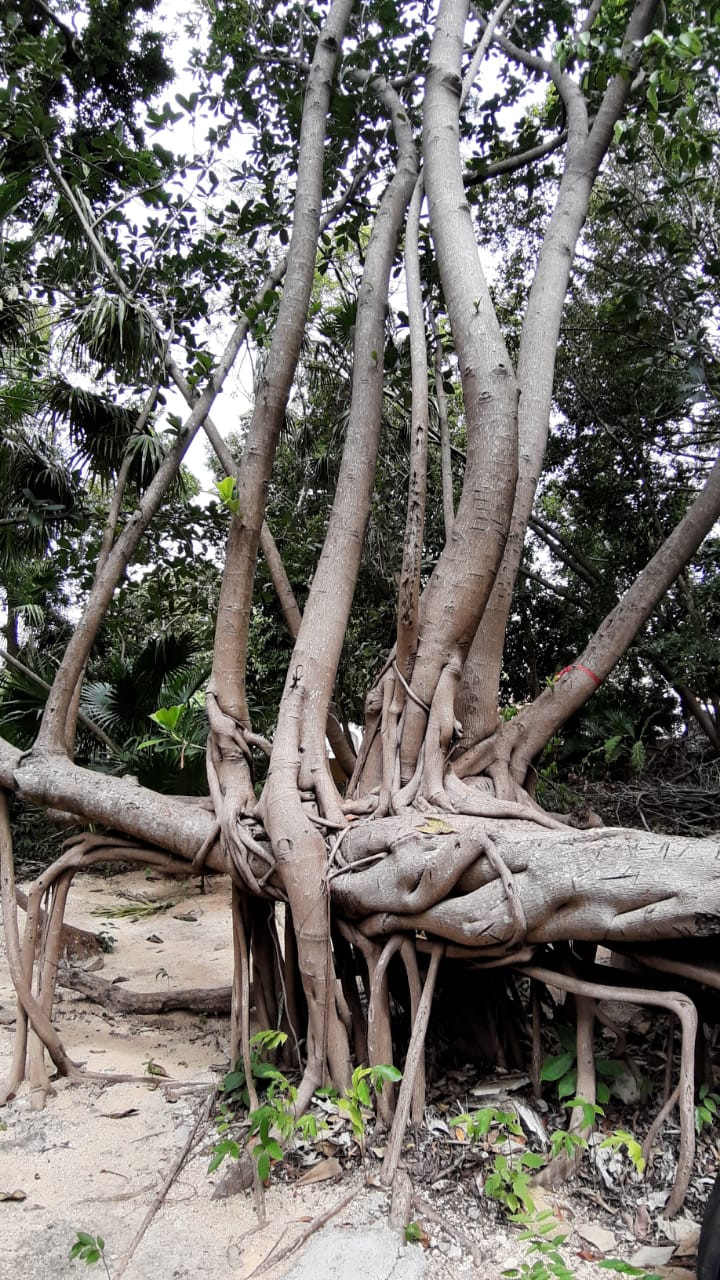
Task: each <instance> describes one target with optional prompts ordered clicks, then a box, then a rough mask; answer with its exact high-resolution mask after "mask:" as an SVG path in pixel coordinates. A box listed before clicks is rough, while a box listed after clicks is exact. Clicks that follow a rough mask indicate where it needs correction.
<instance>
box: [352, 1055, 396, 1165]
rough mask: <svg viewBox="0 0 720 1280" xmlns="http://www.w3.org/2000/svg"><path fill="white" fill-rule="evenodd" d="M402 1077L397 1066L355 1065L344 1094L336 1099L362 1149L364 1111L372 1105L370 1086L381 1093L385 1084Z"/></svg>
mask: <svg viewBox="0 0 720 1280" xmlns="http://www.w3.org/2000/svg"><path fill="white" fill-rule="evenodd" d="M401 1079H402V1072H401V1071H398V1069H397V1067H393V1066H389V1065H384V1064H380V1065H379V1066H376V1067H356V1068H355V1070H354V1071H353V1073H352V1080H351V1082H350V1085H349V1087H348V1089H347V1090H346V1092H345V1096H344V1097H342V1098H338V1099H337V1105H338V1110H339V1111H342V1112H344V1113H345V1115H347V1117H348V1118H349V1120H350V1123H351V1125H352V1131H353V1135H354V1137H355V1140H356V1142H357V1144H358V1146H359V1147H360V1150H361V1151H362V1150H363V1149H364V1147H365V1123H366V1113H367V1112H368V1111H369V1110H370V1108H371V1107H372V1097H371V1093H370V1090H371V1088H372V1089H373V1090H374V1091H375V1093H382V1091H383V1088H384V1086H385V1085H386V1084H396V1083H397V1081H398V1080H401Z"/></svg>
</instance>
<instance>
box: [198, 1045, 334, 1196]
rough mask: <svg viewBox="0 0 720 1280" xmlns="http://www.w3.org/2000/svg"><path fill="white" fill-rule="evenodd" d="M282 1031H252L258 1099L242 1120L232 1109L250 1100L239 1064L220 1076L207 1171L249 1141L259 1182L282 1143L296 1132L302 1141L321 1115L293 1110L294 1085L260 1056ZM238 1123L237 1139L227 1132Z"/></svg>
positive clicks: (314, 1131)
mask: <svg viewBox="0 0 720 1280" xmlns="http://www.w3.org/2000/svg"><path fill="white" fill-rule="evenodd" d="M286 1040H287V1036H286V1035H285V1034H284V1032H282V1031H258V1032H257V1034H256V1035H254V1036H253V1037H252V1039H251V1041H250V1071H251V1073H252V1077H253V1081H254V1082H255V1084H256V1085H257V1084H261V1085H262V1088H263V1091H264V1095H265V1097H264V1100H263V1103H262V1105H261V1106H259V1107H256V1108H255V1109H254V1110H252V1111H249V1112H248V1114H247V1116H246V1117H245V1118H244V1120H242V1121H241V1120H239V1119H238V1109H243V1110H244V1109H247V1108H248V1107H249V1106H250V1095H249V1090H248V1087H247V1078H246V1075H245V1067H244V1065H243V1063H242V1062H238V1063H237V1065H236V1067H235V1069H234V1070H233V1071H231V1072H229V1073H228V1075H226V1076H225V1079H224V1080H223V1082H222V1085H221V1089H222V1092H223V1095H224V1098H223V1100H222V1101H221V1102H220V1104H219V1106H218V1113H217V1116H216V1119H215V1127H216V1129H217V1131H218V1134H219V1135H220V1140H219V1141H218V1142H216V1143H214V1144H213V1146H212V1148H211V1150H212V1157H211V1160H210V1164H209V1165H208V1173H209V1174H210V1173H214V1172H215V1170H216V1169H218V1168H219V1166H220V1165H221V1164H222V1162H223V1160H224V1159H225V1158H226V1157H227V1156H229V1157H230V1158H231V1159H233V1160H238V1159H239V1158H240V1155H241V1152H242V1149H243V1146H249V1147H250V1149H251V1151H252V1156H253V1159H255V1160H256V1161H257V1168H258V1174H259V1176H260V1178H261V1179H262V1181H263V1182H266V1181H267V1179H268V1178H269V1176H270V1171H271V1168H272V1165H273V1164H277V1163H279V1162H280V1161H282V1160H283V1158H284V1151H283V1148H282V1145H281V1144H282V1143H283V1142H285V1143H287V1142H289V1141H290V1140H291V1139H292V1138H293V1137H294V1136H295V1135H296V1134H299V1135H300V1136H301V1137H302V1138H303V1139H304V1140H305V1141H312V1140H313V1139H315V1138H317V1136H318V1132H319V1129H320V1127H323V1128H324V1127H326V1126H325V1123H324V1121H322V1120H320V1121H318V1120H317V1118H316V1117H315V1116H314V1115H311V1114H306V1115H303V1116H296V1115H295V1103H296V1101H297V1089H296V1088H295V1086H294V1085H292V1084H291V1083H290V1081H289V1080H288V1079H287V1077H286V1076H285V1075H283V1073H282V1071H280V1070H279V1068H278V1067H276V1066H275V1065H274V1064H273V1063H272V1062H266V1061H265V1060H264V1058H263V1054H266V1053H272V1052H274V1050H276V1049H278V1048H280V1046H281V1045H283V1044H284V1043H285V1041H286ZM239 1125H242V1126H243V1127H244V1128H245V1133H244V1135H243V1136H244V1141H243V1143H242V1144H241V1143H240V1142H239V1141H237V1139H236V1138H233V1137H232V1136H231V1132H232V1131H233V1130H235V1129H237V1128H238V1126H239Z"/></svg>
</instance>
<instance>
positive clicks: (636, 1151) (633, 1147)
mask: <svg viewBox="0 0 720 1280" xmlns="http://www.w3.org/2000/svg"><path fill="white" fill-rule="evenodd" d="M600 1146H601V1147H606V1148H609V1149H610V1150H611V1151H622V1150H623V1149H624V1150H625V1151H626V1152H627V1156H628V1159H629V1160H630V1161H631V1163H632V1164H633V1166H634V1168H635V1172H636V1174H637V1176H638V1177H639V1178H641V1177H642V1175H643V1173H644V1172H645V1158H644V1156H643V1153H642V1147H641V1146H640V1143H639V1142H638V1140H637V1138H634V1137H633V1135H632V1134H631V1133H628V1131H627V1129H616V1130H615V1132H614V1133H609V1134H608V1136H607V1138H603V1140H602V1142H601V1143H600Z"/></svg>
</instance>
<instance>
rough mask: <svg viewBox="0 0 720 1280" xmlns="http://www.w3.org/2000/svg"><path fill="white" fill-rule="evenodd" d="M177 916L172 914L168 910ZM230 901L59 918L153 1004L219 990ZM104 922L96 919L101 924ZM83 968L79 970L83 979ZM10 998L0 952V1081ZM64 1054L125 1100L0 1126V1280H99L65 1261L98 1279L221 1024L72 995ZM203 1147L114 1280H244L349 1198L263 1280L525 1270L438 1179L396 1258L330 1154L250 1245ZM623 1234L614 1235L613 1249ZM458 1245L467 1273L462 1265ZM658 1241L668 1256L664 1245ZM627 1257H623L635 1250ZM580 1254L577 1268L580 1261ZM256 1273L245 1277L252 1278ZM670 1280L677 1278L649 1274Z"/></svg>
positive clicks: (580, 1247) (186, 1118)
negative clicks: (97, 1258)
mask: <svg viewBox="0 0 720 1280" xmlns="http://www.w3.org/2000/svg"><path fill="white" fill-rule="evenodd" d="M127 895H136V898H135V900H134V901H135V906H136V907H137V906H138V902H137V895H142V896H144V897H148V898H153V899H159V900H167V899H168V898H169V897H170V896H173V895H174V896H176V897H177V898H178V900H177V901H175V902H174V904H173V905H171V906H170V908H169V909H168V910H165V911H163V912H161V913H157V914H143V915H140V916H138V917H137V918H134V919H133V918H132V917H131V916H123V917H121V918H118V917H113V916H112V914H111V913H112V912H113V911H114V910H117V909H118V908H127V907H128V906H130V905H131V902H132V901H133V899H131V898H129V897H128V896H127ZM179 895H182V899H181V900H180V896H179ZM228 898H229V894H228V890H227V886H226V885H225V884H224V883H223V882H222V881H220V880H217V881H214V882H211V883H210V884H209V885H208V892H207V893H206V894H205V895H204V896H201V895H200V894H199V893H198V890H197V887H196V886H195V885H187V886H185V887H184V888H181V889H180V890H179V893H178V885H177V883H176V882H174V881H171V880H169V879H166V878H162V877H156V878H148V877H146V876H145V875H144V874H143V873H140V872H131V873H122V874H118V875H114V876H112V877H109V878H107V879H104V878H100V877H98V876H87V875H86V876H79V877H78V878H77V880H76V882H75V884H74V886H73V890H72V893H71V899H70V908H69V911H68V919H69V920H71V921H72V923H73V924H75V925H79V926H82V927H84V928H88V929H92V930H94V931H97V930H101V931H102V932H103V933H104V934H106V935H108V936H110V937H111V938H112V939H113V943H114V946H113V950H112V951H111V952H109V953H107V954H106V955H104V956H103V957H102V968H101V969H99V970H97V971H96V973H97V976H99V977H101V978H102V979H104V980H113V979H115V980H123V981H122V987H123V989H124V990H126V991H143V992H158V991H163V990H168V989H175V988H177V987H204V988H211V987H212V988H217V987H222V986H224V985H226V984H229V983H230V980H231V976H232V943H231V933H230V921H229V901H228ZM103 912H104V913H105V914H103ZM90 963H91V964H92V963H93V962H92V961H91V962H90ZM14 1003H15V1002H14V994H13V991H12V987H11V984H10V980H9V976H8V971H7V965H6V962H5V957H4V953H2V952H0V1077H1V1076H4V1074H5V1072H6V1070H7V1067H8V1065H9V1061H10V1054H11V1050H12V1034H13V1025H14V1017H15V1013H14ZM55 1017H56V1022H57V1025H58V1028H59V1030H60V1034H61V1036H62V1038H63V1040H64V1043H65V1045H66V1047H67V1049H68V1051H69V1053H70V1056H71V1057H72V1058H73V1059H74V1060H75V1061H78V1062H82V1063H83V1064H84V1065H85V1066H87V1068H88V1069H90V1070H93V1071H103V1072H108V1073H110V1072H116V1073H131V1074H137V1075H138V1076H140V1077H141V1082H140V1083H124V1084H116V1085H111V1086H100V1085H94V1084H87V1085H69V1084H67V1083H66V1082H65V1081H63V1080H61V1081H59V1082H58V1083H57V1091H56V1096H55V1097H54V1098H53V1099H51V1100H50V1102H49V1104H48V1106H47V1107H46V1108H45V1110H44V1111H41V1112H35V1111H32V1110H31V1109H30V1105H29V1099H28V1096H27V1094H26V1093H24V1092H21V1094H20V1095H19V1096H18V1097H17V1098H16V1099H15V1100H13V1101H12V1102H11V1103H10V1104H9V1105H8V1106H7V1107H6V1108H5V1109H4V1110H3V1111H2V1112H0V1192H3V1193H5V1194H7V1193H14V1192H18V1193H22V1198H18V1199H10V1200H8V1199H5V1200H3V1201H2V1202H0V1230H1V1239H2V1251H1V1252H0V1277H1V1278H2V1280H6V1278H7V1280H35V1278H36V1277H41V1276H42V1277H52V1278H53V1280H65V1278H66V1277H68V1278H69V1277H77V1276H80V1275H87V1274H95V1275H101V1274H104V1273H103V1269H102V1266H100V1265H98V1266H96V1267H94V1268H92V1269H91V1270H90V1271H89V1272H88V1269H87V1267H86V1265H85V1264H84V1263H82V1262H79V1261H76V1262H71V1261H70V1258H69V1254H70V1248H71V1246H72V1244H73V1242H74V1240H75V1237H76V1232H77V1231H78V1230H81V1231H86V1232H88V1233H89V1234H91V1235H96V1234H100V1235H101V1236H102V1237H103V1238H104V1240H105V1246H106V1257H107V1261H108V1266H109V1270H110V1274H111V1275H112V1276H113V1280H114V1278H115V1276H116V1274H117V1271H118V1268H119V1267H120V1264H121V1261H122V1259H123V1257H124V1255H125V1253H126V1251H127V1250H128V1249H129V1247H130V1245H131V1242H132V1241H133V1239H134V1237H135V1236H136V1233H137V1232H138V1229H139V1227H140V1225H141V1223H142V1221H143V1218H144V1216H145V1215H146V1213H147V1211H148V1209H149V1207H150V1206H151V1205H152V1204H153V1201H154V1200H155V1198H156V1196H157V1194H158V1191H159V1189H160V1188H161V1187H162V1184H163V1182H164V1180H165V1178H166V1176H167V1174H168V1172H169V1170H170V1169H171V1168H172V1166H173V1164H174V1162H175V1161H176V1160H177V1158H178V1156H179V1154H180V1152H181V1151H182V1148H183V1146H184V1144H185V1142H186V1139H187V1137H188V1135H189V1134H190V1131H191V1130H192V1128H193V1126H194V1125H195V1123H196V1121H197V1119H198V1117H199V1116H200V1114H201V1112H202V1108H203V1106H204V1104H205V1100H206V1097H207V1089H208V1087H209V1086H210V1085H212V1084H216V1083H217V1082H218V1081H219V1080H220V1079H221V1078H222V1074H223V1072H224V1070H225V1069H226V1068H227V1059H226V1052H227V1019H226V1017H224V1016H216V1015H205V1014H197V1013H186V1012H172V1013H166V1014H161V1015H135V1014H132V1015H128V1014H119V1013H114V1012H107V1011H104V1010H103V1009H102V1008H100V1007H99V1006H97V1005H95V1004H92V1003H91V1002H89V1001H88V1000H86V999H85V998H84V997H83V996H81V995H79V994H77V993H76V992H75V991H71V990H68V989H62V988H61V989H60V990H59V998H58V1003H57V1007H56V1011H55ZM149 1063H151V1064H152V1065H153V1066H155V1067H157V1066H159V1067H161V1068H163V1069H164V1070H165V1071H166V1072H167V1074H168V1076H169V1077H171V1078H172V1083H171V1084H170V1085H168V1083H167V1081H165V1080H163V1081H162V1084H159V1085H158V1084H156V1082H155V1080H154V1078H153V1077H152V1076H151V1075H147V1074H146V1073H147V1065H148V1064H149ZM215 1137H216V1134H215V1130H214V1128H213V1126H212V1124H208V1125H206V1126H205V1127H204V1128H201V1130H200V1132H199V1134H198V1136H197V1139H196V1141H195V1142H194V1144H193V1147H192V1150H191V1152H190V1156H189V1158H188V1159H187V1161H186V1162H185V1164H184V1165H183V1167H182V1169H181V1171H180V1173H179V1176H178V1177H177V1179H176V1181H175V1182H174V1184H173V1186H172V1187H171V1189H170V1190H169V1192H168V1194H167V1196H166V1198H165V1200H164V1201H163V1203H162V1205H161V1207H160V1208H159V1209H158V1211H157V1213H155V1215H154V1216H153V1218H152V1221H151V1222H150V1224H149V1226H148V1229H147V1231H146V1232H145V1235H144V1237H143V1239H142V1241H141V1243H140V1244H139V1246H138V1247H137V1249H136V1251H135V1252H134V1255H133V1258H132V1260H131V1261H130V1263H129V1265H128V1267H127V1270H126V1271H125V1273H124V1274H125V1276H126V1277H127V1280H147V1278H148V1277H150V1276H152V1277H153V1278H154V1280H176V1278H177V1280H182V1278H187V1280H205V1278H207V1280H249V1277H250V1276H251V1274H253V1273H254V1270H255V1268H256V1267H258V1266H259V1265H260V1264H261V1263H263V1261H264V1260H265V1259H267V1258H268V1255H269V1254H270V1252H271V1250H272V1249H273V1247H274V1246H275V1245H276V1244H278V1242H280V1244H279V1247H281V1248H283V1247H284V1246H285V1245H286V1244H288V1243H290V1242H291V1241H293V1240H295V1239H297V1238H298V1237H299V1236H300V1235H301V1234H302V1233H303V1232H305V1231H307V1228H308V1224H309V1223H310V1222H311V1221H312V1220H313V1219H314V1218H316V1217H317V1216H318V1215H320V1214H323V1213H326V1212H328V1211H329V1210H331V1209H332V1208H333V1207H334V1206H336V1205H338V1204H340V1203H341V1201H343V1200H345V1199H346V1198H347V1197H348V1195H349V1193H354V1194H352V1195H351V1198H350V1200H349V1202H348V1203H347V1204H345V1206H344V1207H343V1209H342V1210H341V1211H340V1212H339V1213H338V1214H337V1215H335V1216H334V1217H333V1218H332V1219H331V1221H330V1222H329V1224H328V1226H326V1227H325V1228H324V1230H323V1232H322V1234H314V1235H313V1236H311V1238H310V1239H309V1241H308V1242H307V1243H306V1244H305V1245H304V1246H303V1248H302V1249H301V1250H299V1251H298V1252H297V1253H296V1254H295V1255H293V1256H291V1257H288V1258H287V1259H286V1260H285V1261H283V1262H282V1263H281V1264H280V1265H279V1266H277V1267H275V1268H274V1269H271V1270H263V1271H262V1273H261V1274H262V1275H263V1276H267V1277H268V1280H276V1278H278V1277H280V1276H289V1277H291V1280H308V1278H309V1280H324V1277H328V1278H330V1277H332V1280H356V1277H362V1280H410V1278H411V1277H421V1276H424V1277H428V1278H429V1280H442V1278H450V1280H472V1278H473V1277H475V1278H476V1280H499V1278H500V1276H501V1275H502V1274H503V1272H504V1271H506V1270H507V1269H508V1268H509V1267H511V1266H512V1265H513V1264H515V1265H517V1264H518V1263H519V1262H520V1260H521V1259H522V1256H523V1248H522V1246H521V1245H520V1243H519V1239H518V1234H517V1232H512V1231H510V1230H509V1229H508V1228H506V1227H505V1225H504V1224H503V1223H501V1222H498V1220H497V1213H496V1211H495V1206H488V1205H487V1203H486V1202H483V1201H482V1200H478V1197H477V1195H476V1196H474V1197H471V1196H470V1195H469V1194H468V1193H467V1191H466V1189H465V1188H462V1187H457V1186H454V1185H453V1183H452V1181H451V1180H447V1181H446V1182H444V1183H443V1182H441V1183H438V1184H437V1185H436V1186H434V1187H432V1188H429V1189H426V1190H425V1191H424V1194H425V1195H426V1197H427V1200H428V1201H429V1202H430V1203H431V1204H432V1206H433V1209H434V1212H435V1214H436V1215H437V1219H438V1221H432V1220H430V1218H428V1219H427V1220H426V1221H423V1219H422V1215H421V1214H418V1215H417V1217H418V1219H419V1221H420V1223H421V1226H422V1232H423V1238H422V1240H421V1242H420V1243H417V1244H412V1245H403V1244H402V1242H401V1241H400V1239H399V1236H398V1234H397V1233H393V1232H391V1231H390V1229H389V1228H388V1227H387V1225H386V1224H387V1215H388V1205H387V1196H386V1194H385V1193H384V1192H382V1191H381V1190H379V1189H377V1188H374V1187H372V1186H368V1185H366V1181H365V1178H366V1174H367V1172H368V1166H369V1169H370V1173H372V1170H373V1168H377V1167H379V1166H378V1165H377V1162H376V1163H375V1165H373V1163H372V1161H373V1157H372V1154H370V1155H369V1157H368V1161H367V1162H366V1169H365V1170H364V1171H363V1170H361V1169H360V1168H359V1167H358V1162H357V1161H356V1160H355V1161H353V1160H349V1161H348V1160H345V1159H344V1158H343V1156H344V1154H346V1152H347V1151H348V1150H349V1147H350V1144H349V1140H348V1145H347V1147H346V1148H345V1149H344V1150H341V1151H340V1152H339V1153H338V1154H339V1155H340V1157H341V1164H342V1172H341V1174H340V1175H339V1176H338V1177H337V1178H336V1179H334V1180H332V1181H323V1182H318V1183H310V1184H299V1183H298V1182H297V1181H295V1182H294V1183H293V1184H292V1185H289V1184H288V1183H287V1182H285V1183H283V1182H281V1181H280V1180H279V1179H278V1178H277V1177H276V1176H274V1177H273V1180H271V1183H270V1186H269V1188H268V1190H267V1191H266V1193H265V1199H266V1210H267V1225H266V1226H265V1227H264V1228H262V1229H258V1226H257V1217H256V1213H255V1208H254V1204H253V1197H252V1194H251V1193H250V1192H241V1193H240V1194H238V1195H234V1196H232V1197H231V1198H226V1199H213V1198H212V1197H213V1188H214V1187H215V1186H216V1185H217V1183H218V1182H219V1180H220V1176H221V1174H215V1175H213V1176H212V1177H208V1174H207V1166H208V1160H209V1150H210V1146H211V1144H212V1142H213V1141H214V1140H215ZM548 1204H549V1205H550V1206H551V1207H553V1208H554V1209H555V1211H556V1214H557V1216H558V1219H559V1221H558V1229H564V1230H565V1231H572V1229H573V1228H575V1229H576V1231H577V1229H578V1228H579V1229H580V1230H581V1231H582V1230H583V1229H589V1230H590V1231H592V1228H593V1210H592V1206H589V1205H588V1201H587V1200H582V1199H580V1198H579V1197H575V1198H574V1199H573V1197H570V1196H562V1197H560V1198H559V1200H558V1201H555V1200H548ZM626 1234H627V1233H626ZM621 1235H622V1233H621V1232H619V1233H618V1239H617V1240H613V1233H612V1231H610V1232H609V1233H608V1236H607V1238H606V1240H605V1242H604V1246H603V1247H604V1248H605V1249H606V1250H607V1249H610V1246H611V1245H612V1246H613V1247H614V1246H615V1245H617V1250H616V1251H615V1256H618V1254H622V1256H625V1257H627V1256H628V1252H632V1249H628V1245H627V1242H625V1244H623V1242H622V1239H621ZM468 1241H469V1242H470V1244H472V1246H473V1248H474V1250H475V1253H476V1258H477V1259H479V1260H480V1261H479V1262H477V1263H474V1262H473V1260H472V1256H471V1252H470V1247H469V1245H468ZM667 1244H668V1242H667V1241H665V1245H667ZM634 1247H635V1248H637V1243H636V1244H635V1246H634ZM598 1252H599V1250H598V1247H597V1245H596V1244H592V1243H590V1242H589V1241H588V1239H587V1238H585V1239H583V1238H582V1237H581V1236H580V1235H577V1234H575V1235H572V1236H571V1237H570V1239H569V1241H568V1244H567V1245H565V1246H564V1247H563V1256H564V1257H565V1260H566V1262H567V1264H568V1266H569V1267H571V1269H572V1271H573V1272H574V1274H575V1275H576V1276H577V1277H578V1280H591V1278H592V1277H596V1278H599V1277H600V1276H603V1275H605V1276H607V1275H608V1274H610V1273H608V1272H607V1271H605V1270H602V1271H601V1270H600V1269H599V1268H598V1266H597V1265H595V1264H594V1263H593V1262H591V1261H589V1258H591V1257H592V1256H593V1254H597V1253H598ZM583 1255H584V1256H583ZM258 1274H260V1273H258ZM659 1274H662V1275H664V1276H672V1275H675V1276H684V1277H685V1280H688V1277H689V1276H690V1275H691V1274H692V1272H691V1271H689V1270H679V1269H678V1268H677V1267H676V1268H668V1269H664V1270H659Z"/></svg>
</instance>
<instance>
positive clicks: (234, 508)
mask: <svg viewBox="0 0 720 1280" xmlns="http://www.w3.org/2000/svg"><path fill="white" fill-rule="evenodd" d="M215 487H216V489H217V491H218V494H219V496H220V501H221V502H222V504H223V506H224V507H227V509H228V511H230V512H231V513H232V515H234V516H239V515H240V500H239V498H238V496H237V483H236V481H235V477H234V476H225V478H224V479H223V480H217V481H216V482H215Z"/></svg>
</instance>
